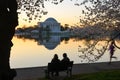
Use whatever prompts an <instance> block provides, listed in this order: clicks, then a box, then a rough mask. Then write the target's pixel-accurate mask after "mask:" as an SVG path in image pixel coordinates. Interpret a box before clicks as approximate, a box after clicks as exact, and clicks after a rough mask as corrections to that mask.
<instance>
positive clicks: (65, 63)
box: [61, 53, 70, 69]
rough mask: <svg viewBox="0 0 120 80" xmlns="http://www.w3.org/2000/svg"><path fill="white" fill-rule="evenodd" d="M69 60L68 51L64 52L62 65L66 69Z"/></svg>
mask: <svg viewBox="0 0 120 80" xmlns="http://www.w3.org/2000/svg"><path fill="white" fill-rule="evenodd" d="M69 62H70V59H69V58H68V56H67V53H63V59H62V60H61V64H62V67H63V68H64V69H66V68H67V67H68V66H67V65H68V63H69Z"/></svg>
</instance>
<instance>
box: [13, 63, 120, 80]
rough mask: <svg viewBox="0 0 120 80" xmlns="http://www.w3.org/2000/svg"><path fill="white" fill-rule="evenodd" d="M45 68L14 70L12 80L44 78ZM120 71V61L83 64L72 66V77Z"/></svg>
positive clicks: (62, 73)
mask: <svg viewBox="0 0 120 80" xmlns="http://www.w3.org/2000/svg"><path fill="white" fill-rule="evenodd" d="M46 67H47V66H40V67H28V68H14V69H16V71H17V76H16V77H15V79H14V80H32V79H37V78H44V77H45V72H44V70H45V69H46ZM111 69H120V61H117V62H112V63H111V64H109V62H99V63H83V64H73V68H72V75H76V74H84V73H93V72H99V71H104V70H111ZM60 76H67V74H66V73H65V72H60Z"/></svg>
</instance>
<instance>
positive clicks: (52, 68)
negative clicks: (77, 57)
mask: <svg viewBox="0 0 120 80" xmlns="http://www.w3.org/2000/svg"><path fill="white" fill-rule="evenodd" d="M72 66H73V61H70V62H68V63H67V64H64V63H58V64H53V63H48V66H47V68H46V69H45V76H46V77H50V74H51V73H52V72H56V71H58V72H61V71H66V73H67V76H71V75H72Z"/></svg>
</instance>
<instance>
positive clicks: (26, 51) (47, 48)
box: [10, 36, 120, 68]
mask: <svg viewBox="0 0 120 80" xmlns="http://www.w3.org/2000/svg"><path fill="white" fill-rule="evenodd" d="M56 37H57V36H53V37H52V38H51V39H50V40H44V39H42V40H40V39H36V40H34V39H31V40H30V39H24V38H17V37H14V38H13V40H12V41H13V43H14V46H13V47H12V50H11V57H10V66H11V68H26V67H39V66H47V63H48V62H50V61H51V59H52V58H53V56H54V54H58V56H59V59H60V60H61V59H62V54H63V53H67V54H68V57H69V58H70V60H73V61H74V64H82V63H97V62H109V61H110V54H109V51H108V49H107V50H106V51H105V53H103V54H102V53H97V52H94V54H92V53H91V54H84V52H79V48H81V47H86V45H87V44H88V43H87V42H88V41H87V40H84V39H81V40H80V39H75V38H65V39H64V38H62V39H61V37H57V38H56ZM92 41H94V40H92ZM92 41H91V42H92ZM89 42H90V41H89ZM104 44H105V42H104V41H101V42H100V44H99V45H98V46H97V47H98V48H99V47H100V46H101V45H104ZM117 45H118V46H120V40H118V41H117ZM114 56H115V57H116V58H112V61H120V49H117V48H116V49H115V53H114Z"/></svg>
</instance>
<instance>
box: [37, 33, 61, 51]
mask: <svg viewBox="0 0 120 80" xmlns="http://www.w3.org/2000/svg"><path fill="white" fill-rule="evenodd" d="M60 41H61V39H60V36H55V35H51V36H49V37H45V36H42V37H41V39H39V40H38V45H44V46H45V47H46V48H47V49H49V50H52V49H54V48H56V47H57V45H59V44H60Z"/></svg>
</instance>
